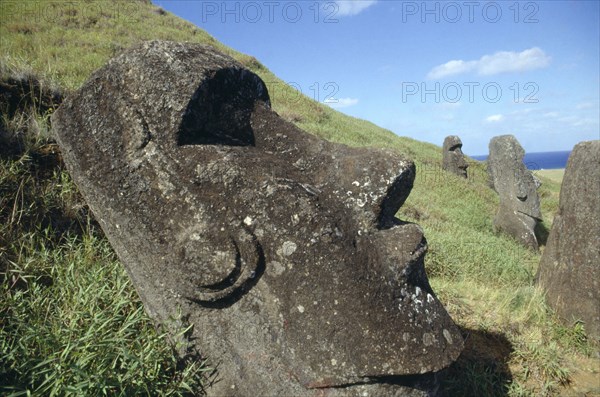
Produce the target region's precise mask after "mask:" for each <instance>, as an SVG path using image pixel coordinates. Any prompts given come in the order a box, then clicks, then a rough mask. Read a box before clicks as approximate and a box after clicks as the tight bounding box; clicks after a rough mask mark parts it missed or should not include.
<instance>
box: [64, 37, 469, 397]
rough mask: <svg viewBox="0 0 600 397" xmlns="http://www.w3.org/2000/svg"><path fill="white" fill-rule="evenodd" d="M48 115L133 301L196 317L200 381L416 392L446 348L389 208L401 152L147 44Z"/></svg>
mask: <svg viewBox="0 0 600 397" xmlns="http://www.w3.org/2000/svg"><path fill="white" fill-rule="evenodd" d="M53 129H54V132H55V134H56V137H57V139H58V141H59V144H60V146H61V147H62V150H63V156H64V160H65V163H66V165H67V167H68V169H69V171H70V172H71V174H72V176H73V178H74V180H75V182H76V183H77V185H78V186H79V188H80V190H81V192H82V193H83V195H84V197H85V198H86V200H87V202H88V204H89V206H90V207H91V209H92V210H93V212H94V214H95V216H96V218H97V219H98V221H99V222H100V224H101V225H102V228H103V229H104V231H105V233H106V235H107V237H108V239H109V241H110V242H111V244H112V246H113V247H114V248H115V251H116V252H117V254H118V255H119V257H120V258H121V260H122V262H123V263H124V265H125V266H126V268H127V270H128V273H129V275H130V277H131V279H132V281H133V284H134V285H135V287H136V288H137V290H138V292H139V294H140V297H141V299H142V301H143V302H144V305H145V307H146V310H147V311H148V312H149V313H150V314H151V315H152V316H153V317H154V318H156V319H158V320H159V321H161V322H163V323H165V322H168V321H169V318H170V317H172V316H173V315H175V313H177V312H178V311H180V312H181V313H182V316H181V317H182V318H183V319H185V320H186V321H188V322H189V323H191V324H193V325H194V327H193V331H192V335H191V336H190V343H192V344H193V345H194V346H195V347H196V348H197V349H199V350H200V351H201V352H202V354H203V355H205V356H206V357H207V358H208V359H209V360H210V361H209V362H210V363H212V364H214V365H217V366H218V367H217V369H218V371H217V379H216V382H215V383H214V384H213V385H212V386H211V387H210V388H209V389H208V392H209V393H211V392H212V393H214V394H215V395H228V394H231V395H238V396H239V395H313V394H314V393H316V392H317V391H316V390H315V389H322V388H325V389H327V391H328V392H329V393H331V394H330V395H338V394H339V395H354V394H355V393H358V392H359V391H360V392H361V393H362V392H363V391H373V392H380V393H381V392H383V393H385V394H389V393H405V392H407V390H411V393H413V392H414V393H417V394H410V395H425V394H422V393H430V392H431V391H432V390H434V389H435V387H436V383H435V379H434V378H435V376H434V375H432V374H434V373H436V372H437V371H439V370H441V369H443V368H445V367H447V366H448V365H449V364H450V363H452V362H453V361H454V360H455V359H456V358H457V357H458V355H459V354H460V352H461V350H462V347H463V340H462V337H461V334H460V332H459V329H458V328H457V327H456V326H455V324H454V323H453V321H452V320H451V318H450V317H449V315H448V314H447V312H446V311H445V309H444V308H443V307H442V305H441V303H440V302H439V301H438V299H437V298H436V296H435V294H434V293H433V291H432V290H431V287H430V285H429V283H428V281H427V277H426V274H425V271H424V266H423V256H424V254H425V251H426V247H427V246H426V241H425V239H424V237H423V233H422V230H421V228H420V227H419V226H417V225H415V224H410V223H405V222H401V221H399V220H398V219H396V218H395V217H394V215H395V213H396V212H397V210H398V208H399V207H400V206H401V205H402V203H403V202H404V200H405V199H406V198H407V196H408V194H409V193H410V190H411V188H412V184H413V180H414V177H415V167H414V164H413V163H412V162H410V161H408V160H405V159H402V158H400V157H399V156H398V155H396V154H394V153H392V152H388V151H383V150H374V149H366V148H362V149H357V148H350V147H347V146H344V145H339V144H333V143H329V142H326V141H324V140H321V139H318V138H316V137H314V136H311V135H309V134H307V133H305V132H303V131H301V130H299V129H298V128H296V127H295V126H294V125H292V124H290V123H288V122H286V121H284V120H282V119H281V118H280V117H279V116H278V115H277V114H276V113H275V112H274V111H272V110H271V109H270V101H269V95H268V92H267V89H266V87H265V84H264V83H263V81H262V80H261V79H260V78H259V77H258V76H257V75H255V74H253V73H252V72H250V71H249V70H247V69H245V68H244V67H243V66H242V65H240V64H239V63H237V62H236V61H235V60H233V59H232V58H230V57H228V56H226V55H224V54H222V53H219V52H217V51H216V50H214V49H213V48H212V47H208V46H203V45H197V44H179V43H173V42H161V41H153V42H147V43H144V44H142V45H139V46H137V47H135V48H133V49H130V50H128V51H126V52H124V53H122V54H121V55H119V56H117V57H116V58H114V59H112V60H111V61H110V62H109V63H108V64H107V65H106V66H105V67H103V68H102V69H100V70H99V71H97V72H96V73H94V74H93V75H92V76H91V77H90V79H89V80H88V81H87V82H86V83H85V84H84V85H83V86H82V87H81V89H80V90H79V91H77V92H76V93H75V94H74V95H72V96H70V97H69V98H68V99H67V100H66V101H65V103H63V105H62V106H61V108H60V109H59V110H58V111H57V112H56V113H55V115H54V117H53ZM421 374H424V375H421ZM406 386H409V387H408V388H407V387H406ZM418 389H426V391H422V392H419V391H418ZM348 393H351V394H348ZM419 393H421V394H419ZM403 395H405V394H403ZM406 395H409V394H406Z"/></svg>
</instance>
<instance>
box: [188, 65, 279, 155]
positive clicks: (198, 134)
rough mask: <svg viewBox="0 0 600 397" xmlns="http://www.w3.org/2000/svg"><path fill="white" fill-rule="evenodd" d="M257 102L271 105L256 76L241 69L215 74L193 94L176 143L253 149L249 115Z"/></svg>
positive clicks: (263, 87) (263, 86) (226, 69)
mask: <svg viewBox="0 0 600 397" xmlns="http://www.w3.org/2000/svg"><path fill="white" fill-rule="evenodd" d="M257 101H259V102H263V103H265V104H266V105H267V106H270V102H269V94H268V92H267V88H266V86H265V84H264V83H263V82H262V80H261V79H260V77H258V76H257V75H256V74H254V73H252V72H250V71H248V70H244V69H240V68H223V69H219V70H217V71H215V72H214V73H213V75H212V76H211V77H210V78H208V79H206V81H205V82H204V83H203V84H202V85H201V86H200V87H199V88H198V89H197V90H196V92H194V94H193V95H192V98H191V100H190V102H189V105H188V107H187V109H186V111H185V113H184V116H183V119H182V121H181V125H180V127H179V133H178V135H177V144H178V145H179V146H183V145H225V146H254V132H253V130H252V126H251V125H250V116H251V114H252V110H253V109H254V105H255V103H256V102H257Z"/></svg>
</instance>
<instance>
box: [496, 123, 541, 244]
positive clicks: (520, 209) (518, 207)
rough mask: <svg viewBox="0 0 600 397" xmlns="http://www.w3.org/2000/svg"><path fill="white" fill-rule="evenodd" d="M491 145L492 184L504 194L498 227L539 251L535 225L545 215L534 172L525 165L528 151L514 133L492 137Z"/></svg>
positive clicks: (497, 222)
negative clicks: (524, 158)
mask: <svg viewBox="0 0 600 397" xmlns="http://www.w3.org/2000/svg"><path fill="white" fill-rule="evenodd" d="M489 148H490V154H489V157H488V160H487V162H488V174H489V177H490V183H491V185H492V187H493V188H494V190H496V192H498V195H499V196H500V208H499V209H498V213H497V214H496V217H495V218H494V228H495V229H496V230H499V231H502V232H504V233H507V234H509V235H511V236H513V237H514V238H515V239H517V240H518V241H520V242H521V243H522V244H523V245H525V246H526V247H529V248H531V249H533V250H535V251H537V250H538V241H537V237H536V235H535V227H536V225H537V223H538V222H539V221H540V220H541V217H542V214H541V211H540V200H539V197H538V194H537V190H536V183H535V180H534V178H533V174H532V173H531V171H529V170H528V169H527V168H526V167H525V164H523V156H524V155H525V151H524V150H523V148H522V147H521V145H520V144H519V142H518V141H517V139H516V138H515V137H514V136H512V135H502V136H497V137H494V138H492V140H491V141H490V145H489Z"/></svg>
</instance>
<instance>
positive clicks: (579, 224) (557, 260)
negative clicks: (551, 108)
mask: <svg viewBox="0 0 600 397" xmlns="http://www.w3.org/2000/svg"><path fill="white" fill-rule="evenodd" d="M537 282H538V284H539V285H541V286H542V287H543V288H544V289H545V290H546V300H547V302H548V304H549V305H550V306H551V307H553V308H554V310H556V312H557V313H558V315H559V316H560V317H561V318H562V319H563V320H564V321H565V322H567V323H572V322H573V321H577V320H579V321H582V322H583V324H584V328H585V330H586V331H587V334H588V336H590V337H592V338H595V339H600V308H599V306H598V305H599V302H600V292H599V291H600V141H588V142H581V143H579V144H577V145H576V146H575V148H574V149H573V152H571V155H570V156H569V162H568V163H567V169H566V171H565V176H564V178H563V182H562V186H561V189H560V202H559V207H558V213H557V214H556V216H555V217H554V222H553V223H552V229H551V230H550V235H549V236H548V243H547V244H546V249H545V250H544V254H543V255H542V260H541V262H540V266H539V269H538V274H537Z"/></svg>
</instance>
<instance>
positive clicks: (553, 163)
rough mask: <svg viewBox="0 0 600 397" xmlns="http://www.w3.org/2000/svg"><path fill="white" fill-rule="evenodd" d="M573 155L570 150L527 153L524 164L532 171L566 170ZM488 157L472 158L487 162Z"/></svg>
mask: <svg viewBox="0 0 600 397" xmlns="http://www.w3.org/2000/svg"><path fill="white" fill-rule="evenodd" d="M570 154H571V151H570V150H567V151H562V152H538V153H525V157H524V158H523V162H524V163H525V166H527V168H528V169H530V170H552V169H557V168H565V167H566V166H567V160H568V159H569V155H570ZM487 157H488V155H487V154H486V155H481V156H471V158H473V159H475V160H479V161H484V160H486V159H487Z"/></svg>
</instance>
